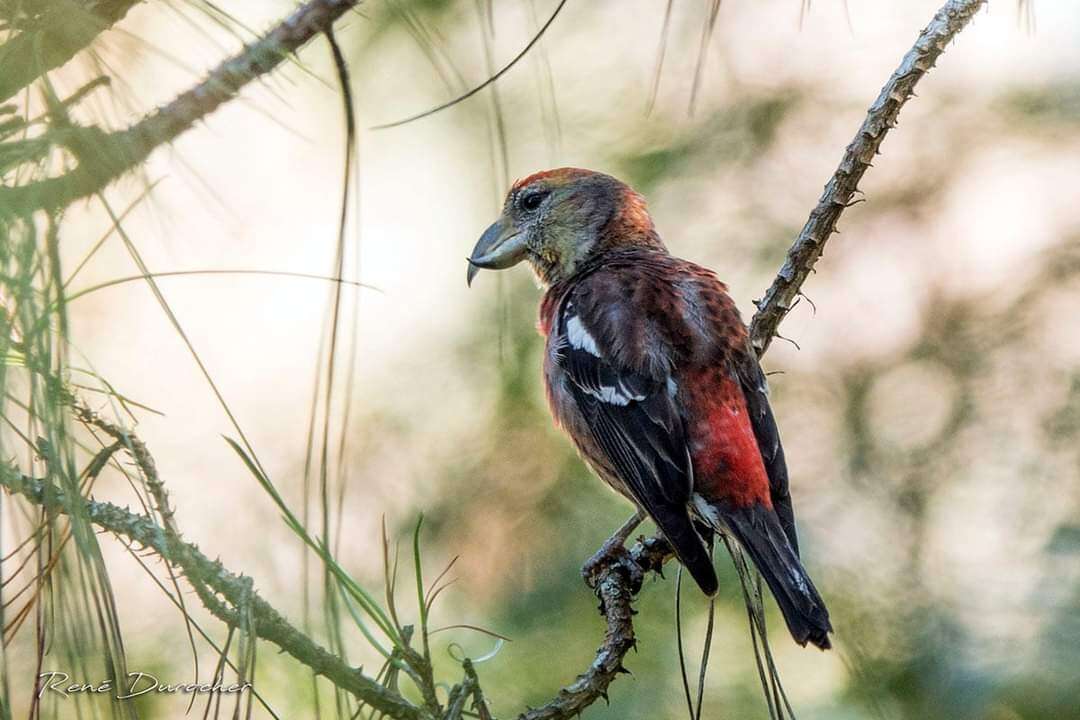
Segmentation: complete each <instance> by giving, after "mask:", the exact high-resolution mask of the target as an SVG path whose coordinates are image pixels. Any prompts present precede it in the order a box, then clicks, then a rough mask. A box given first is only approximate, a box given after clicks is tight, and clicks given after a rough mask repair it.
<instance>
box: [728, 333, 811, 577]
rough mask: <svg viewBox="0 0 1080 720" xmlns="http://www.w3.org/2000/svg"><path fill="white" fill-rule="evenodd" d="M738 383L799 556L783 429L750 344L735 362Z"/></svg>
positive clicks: (782, 517) (774, 497) (772, 494)
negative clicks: (782, 437)
mask: <svg viewBox="0 0 1080 720" xmlns="http://www.w3.org/2000/svg"><path fill="white" fill-rule="evenodd" d="M736 372H737V374H738V376H739V383H740V384H741V385H742V391H743V395H744V396H745V397H746V410H747V412H748V414H749V415H750V424H751V426H752V427H753V429H754V437H755V438H756V439H757V444H758V450H759V451H760V452H761V460H762V462H764V464H765V472H766V473H767V474H768V476H769V495H770V497H771V498H772V504H773V509H774V510H776V514H777V515H778V516H779V518H780V526H781V527H782V528H783V529H784V534H785V535H787V538H788V541H789V542H790V543H791V547H792V549H793V550H794V551H795V556H796V557H798V556H799V540H798V536H797V534H796V532H795V511H794V509H793V508H792V505H791V491H790V489H789V487H788V471H787V462H786V461H785V460H784V447H783V445H781V444H780V431H779V430H778V429H777V427H776V419H775V418H774V417H773V412H772V407H771V406H770V405H769V386H768V383H767V382H766V380H765V373H764V372H763V371H762V370H761V366H760V365H759V364H758V362H757V358H756V356H755V355H754V352H753V350H752V349H750V348H749V347H748V348H747V351H746V355H745V357H744V359H743V360H742V361H741V362H738V363H737V364H736Z"/></svg>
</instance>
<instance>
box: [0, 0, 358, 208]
mask: <svg viewBox="0 0 1080 720" xmlns="http://www.w3.org/2000/svg"><path fill="white" fill-rule="evenodd" d="M359 2H360V0H310V2H307V3H305V4H304V5H302V6H300V8H299V9H297V10H296V11H295V12H294V13H293V14H292V15H290V16H289V17H287V18H286V19H285V20H283V21H282V22H281V23H279V24H278V25H277V26H276V27H274V28H273V29H272V30H270V31H269V32H268V33H266V34H265V35H263V36H262V37H261V38H259V39H258V40H256V41H254V42H252V43H250V44H248V45H246V46H245V47H244V48H243V50H241V51H240V52H239V53H238V54H237V55H235V56H233V57H232V58H229V59H228V60H226V61H224V62H223V63H221V64H220V65H218V66H217V67H216V68H215V69H214V70H212V71H211V72H210V74H209V75H207V77H206V78H205V79H204V80H202V81H201V82H199V83H198V84H197V85H195V86H194V87H192V88H190V89H189V90H187V91H185V92H183V93H181V94H180V95H178V96H176V97H175V98H174V99H173V100H172V101H171V102H170V103H169V104H167V105H165V106H163V107H160V108H158V109H157V110H155V111H154V112H152V113H150V114H149V115H147V116H146V117H145V118H143V119H142V120H140V121H139V122H137V123H135V124H134V125H131V126H130V127H128V128H126V129H124V130H117V131H115V132H105V131H103V130H101V129H100V128H97V127H76V128H71V129H70V130H69V131H67V132H65V133H63V134H62V135H61V136H60V137H61V138H63V141H64V143H65V145H66V146H67V148H68V150H70V151H71V153H72V154H73V155H74V156H75V158H76V159H77V160H78V165H77V166H76V167H75V168H74V169H73V170H71V171H69V172H67V173H66V174H64V175H60V176H58V177H54V178H48V179H45V180H39V181H36V182H32V183H29V184H26V185H21V186H15V187H0V213H3V212H4V211H5V210H7V211H8V212H11V211H13V210H15V209H18V210H19V211H20V212H24V213H29V212H31V211H33V210H51V209H57V208H63V207H66V206H68V205H70V204H71V203H72V202H74V201H75V200H78V199H79V198H83V197H87V196H89V195H93V194H94V193H96V192H98V191H100V190H102V189H104V188H105V186H107V185H108V184H109V183H111V182H112V181H113V180H115V179H117V178H118V177H120V176H121V175H123V174H124V173H126V172H128V171H130V170H132V169H134V168H135V167H137V166H138V165H139V164H140V163H142V162H143V161H144V160H146V158H147V157H148V156H149V155H150V153H151V152H153V150H154V149H155V148H157V147H158V146H159V145H163V144H165V143H168V142H172V141H173V140H175V139H176V138H177V137H178V136H179V135H180V134H182V133H183V132H185V131H186V130H188V129H190V128H191V127H192V126H193V125H195V123H197V122H198V121H199V120H202V119H203V118H205V117H206V116H207V115H209V114H210V113H212V112H213V111H214V110H216V109H217V108H218V107H220V106H221V105H223V104H224V103H226V102H228V101H229V100H231V99H232V98H233V97H234V96H235V95H236V93H237V92H239V91H240V89H241V88H243V87H244V86H245V85H247V84H248V83H249V82H251V81H252V80H254V79H255V78H257V77H259V76H261V75H265V74H266V73H269V72H270V71H272V70H274V69H275V68H276V67H277V66H278V65H280V64H281V62H282V61H283V60H285V58H287V57H288V56H289V55H290V54H292V53H294V52H296V51H297V50H298V49H300V47H301V46H302V45H304V44H305V43H307V42H308V41H309V40H311V39H312V38H313V37H315V36H316V35H319V34H321V33H324V32H325V31H326V30H327V29H328V28H330V27H331V26H332V25H333V23H334V22H335V21H336V20H337V19H338V18H340V17H341V16H342V15H344V14H345V13H346V12H347V11H348V10H350V9H351V8H353V7H355V6H356V5H357V4H359Z"/></svg>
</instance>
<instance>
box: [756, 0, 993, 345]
mask: <svg viewBox="0 0 1080 720" xmlns="http://www.w3.org/2000/svg"><path fill="white" fill-rule="evenodd" d="M984 4H986V0H950V1H949V2H947V3H945V5H944V6H942V8H941V9H940V10H938V11H937V14H935V15H934V19H933V20H931V21H930V24H929V25H927V26H926V28H925V29H923V31H922V33H920V34H919V39H918V40H916V41H915V45H914V46H913V47H912V48H911V50H909V51H908V53H907V54H906V55H904V59H903V60H902V61H901V62H900V67H898V68H897V69H896V72H894V73H893V74H892V77H890V78H889V81H888V82H887V83H885V87H883V88H882V89H881V94H880V95H878V98H877V100H875V101H874V104H873V105H871V106H870V109H869V110H868V111H867V113H866V119H865V120H863V123H862V126H861V127H859V131H858V132H857V133H856V134H855V139H854V140H852V141H851V144H850V145H848V146H847V150H845V151H844V157H843V158H841V160H840V166H839V167H838V168H836V172H835V173H833V176H832V177H831V178H829V182H828V183H826V185H825V191H824V192H823V193H822V195H821V199H820V200H818V203H817V206H816V207H814V209H813V210H812V211H810V218H809V219H808V220H807V221H806V224H805V225H804V226H803V229H802V231H801V232H800V233H799V236H798V237H797V238H795V242H794V243H793V244H792V246H791V248H790V249H789V250H788V253H787V258H786V259H785V260H784V265H783V267H781V268H780V272H779V273H777V275H776V279H775V280H773V283H772V285H771V286H770V287H769V289H768V290H767V291H766V292H765V296H764V297H763V298H762V299H761V300H760V301H758V303H757V307H758V310H757V312H756V313H755V314H754V319H753V321H752V322H751V323H750V342H751V343H752V344H753V346H754V349H755V350H756V351H757V354H758V356H759V357H760V356H761V355H763V354H765V351H766V350H767V349H768V347H769V343H770V342H772V339H773V337H774V336H775V335H776V329H777V327H779V325H780V322H781V321H782V320H783V319H784V316H786V315H787V314H788V311H789V310H791V307H792V303H794V302H795V298H796V297H797V296H798V295H799V288H800V287H802V284H803V281H804V280H806V277H807V276H808V275H809V274H810V272H811V270H813V268H814V263H816V262H817V260H818V258H819V257H821V253H822V251H824V249H825V242H826V241H827V240H828V239H829V236H831V235H832V234H833V233H834V232H836V222H837V220H839V219H840V214H841V213H842V212H844V209H845V208H847V207H849V206H850V205H852V204H853V203H852V198H853V197H854V195H855V193H856V192H857V190H858V185H859V181H860V180H862V176H863V173H865V172H866V169H867V168H868V167H870V161H871V160H873V159H874V156H875V155H877V154H878V150H879V148H880V147H881V142H882V140H884V139H885V135H886V134H887V133H888V132H889V130H890V129H892V128H894V127H896V118H897V116H898V115H899V114H900V108H902V107H903V106H904V104H905V103H906V102H907V101H908V99H910V98H911V96H912V95H913V94H914V90H915V85H916V84H917V83H918V82H919V80H920V79H922V77H923V75H925V74H926V73H927V71H929V70H930V68H932V67H934V64H935V63H936V62H937V59H938V58H939V57H941V54H942V53H943V52H945V47H946V46H947V45H948V44H949V42H950V41H951V40H952V39H953V38H954V37H956V35H957V33H959V32H960V31H961V30H963V29H964V26H965V25H967V23H968V21H969V20H971V18H972V17H973V16H974V15H975V13H976V12H977V11H978V10H979V8H981V7H982V6H983V5H984Z"/></svg>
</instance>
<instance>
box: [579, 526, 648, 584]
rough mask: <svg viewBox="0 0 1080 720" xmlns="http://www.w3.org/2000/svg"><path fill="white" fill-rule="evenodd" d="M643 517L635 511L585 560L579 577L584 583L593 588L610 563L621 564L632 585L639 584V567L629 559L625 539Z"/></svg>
mask: <svg viewBox="0 0 1080 720" xmlns="http://www.w3.org/2000/svg"><path fill="white" fill-rule="evenodd" d="M644 519H645V515H644V514H643V513H642V512H641V510H638V511H637V512H635V513H634V514H633V516H632V517H630V519H629V520H627V521H626V522H624V523H623V524H622V526H621V527H620V528H619V529H618V530H616V531H615V534H614V535H612V536H611V537H609V538H608V539H607V540H605V541H604V544H603V545H601V546H600V549H599V550H597V551H596V554H594V555H593V556H592V557H591V558H589V559H588V560H587V561H586V562H585V564H584V565H583V566H582V568H581V577H582V578H583V579H584V580H585V584H586V585H588V586H589V587H590V588H592V589H593V590H595V589H596V587H597V584H598V583H599V582H600V575H601V572H602V571H603V570H604V568H606V567H608V566H611V565H622V566H623V567H624V568H626V570H627V572H628V573H629V574H630V581H631V584H632V585H633V586H635V587H636V586H638V585H640V584H641V577H642V572H641V568H639V567H638V566H637V564H636V563H635V562H634V561H633V560H631V559H630V553H629V551H627V549H626V540H627V538H629V537H630V533H632V532H634V530H635V529H636V528H637V526H638V525H640V524H641V521H642V520H644Z"/></svg>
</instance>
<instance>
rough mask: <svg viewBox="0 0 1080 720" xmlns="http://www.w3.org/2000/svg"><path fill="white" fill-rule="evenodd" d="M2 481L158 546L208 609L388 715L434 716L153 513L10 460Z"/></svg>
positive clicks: (56, 508)
mask: <svg viewBox="0 0 1080 720" xmlns="http://www.w3.org/2000/svg"><path fill="white" fill-rule="evenodd" d="M0 485H2V486H3V487H5V488H7V489H8V490H9V491H11V492H12V493H16V494H19V495H21V496H23V497H25V498H26V499H27V500H29V501H30V502H32V503H34V504H36V505H39V506H41V507H44V508H46V509H48V510H49V511H51V512H57V513H64V514H66V513H68V512H69V510H70V503H71V502H76V503H78V502H82V503H84V504H85V512H86V517H87V518H88V519H89V520H90V522H92V523H94V524H95V525H97V526H98V527H100V528H102V529H103V530H107V531H108V532H111V533H113V534H114V535H120V536H123V537H125V538H127V539H128V540H129V541H131V542H133V543H137V544H139V545H142V546H143V547H147V548H151V549H153V550H154V552H155V553H157V554H158V555H159V556H161V557H162V558H163V559H164V560H165V561H166V562H168V563H169V564H171V565H173V566H174V567H176V568H179V569H180V570H181V571H183V573H184V575H186V576H187V578H188V580H189V581H190V582H191V584H192V586H193V587H194V588H195V590H196V592H197V593H198V595H199V597H200V599H201V600H202V601H203V604H204V605H205V606H206V609H207V610H209V611H210V612H211V613H212V614H213V615H214V616H215V617H217V618H218V619H220V620H222V621H224V622H225V623H227V624H229V625H232V626H236V625H239V624H240V623H241V622H244V620H243V619H242V618H241V613H244V612H250V613H251V617H253V618H254V622H253V623H252V626H253V627H252V630H253V631H254V633H255V634H256V635H257V636H258V637H260V638H262V639H263V640H267V641H269V642H272V643H274V644H275V645H277V646H278V647H279V648H281V649H282V650H283V651H284V652H286V653H288V654H289V655H291V656H292V657H293V658H295V659H296V660H297V661H299V662H300V663H302V664H304V665H306V666H308V667H309V668H311V669H312V670H313V671H314V672H315V673H317V674H319V675H322V676H324V677H326V678H327V679H328V680H329V681H330V682H332V683H333V684H334V685H336V686H337V687H339V688H341V689H343V690H345V691H346V692H349V693H352V694H353V695H354V696H356V697H357V698H358V699H360V700H362V701H364V702H365V703H367V704H368V705H370V706H371V707H373V708H377V709H378V710H379V711H380V712H383V713H385V714H386V715H387V716H388V717H392V718H402V719H404V720H427V718H428V717H429V716H428V715H427V714H426V713H424V712H422V711H421V710H420V709H419V708H417V707H416V706H414V705H412V704H411V703H409V702H408V701H406V700H405V699H404V698H402V697H401V696H400V695H398V694H397V693H396V692H394V691H392V690H390V689H389V688H386V687H383V686H382V685H380V684H379V683H377V682H375V681H374V680H372V679H371V678H369V677H368V676H366V675H364V674H363V672H362V671H361V670H359V669H358V668H353V667H350V666H349V665H347V664H346V663H345V662H343V661H342V660H341V659H340V658H339V657H337V656H336V655H333V654H331V653H330V652H328V651H327V650H326V649H325V648H323V647H322V646H321V645H319V644H317V643H315V642H314V641H313V640H312V639H311V638H309V637H308V636H307V635H305V634H304V633H302V632H300V631H299V630H297V629H296V628H295V627H293V626H292V625H291V624H290V623H289V621H288V620H286V619H285V618H284V617H282V616H281V614H280V613H279V612H278V611H277V610H275V609H274V608H273V607H272V606H271V605H270V604H269V603H267V602H266V601H265V600H263V599H262V598H261V597H259V595H258V594H257V593H255V591H254V590H253V589H252V582H251V578H248V577H240V576H237V575H235V574H233V573H232V572H230V571H229V570H228V569H227V568H225V566H224V565H222V564H221V562H220V561H216V560H210V559H209V558H207V557H206V556H205V555H203V554H202V552H200V551H199V549H198V548H197V547H196V546H195V545H192V544H191V543H187V542H183V541H180V540H178V539H174V538H173V537H171V534H170V532H169V531H168V530H166V529H165V528H163V527H162V526H160V525H158V524H157V523H155V522H154V521H153V520H152V519H151V518H149V517H147V516H145V515H137V514H135V513H133V512H131V511H129V510H126V509H124V508H120V507H117V506H116V505H113V504H112V503H108V502H96V501H93V500H84V499H81V498H70V499H69V498H67V497H65V496H64V493H63V492H62V491H60V490H58V489H56V488H55V487H53V486H51V485H49V484H47V483H45V482H42V481H41V480H37V479H35V478H28V477H25V476H23V475H21V474H20V473H18V472H16V471H15V470H14V468H12V467H11V466H10V465H8V464H6V463H0Z"/></svg>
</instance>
